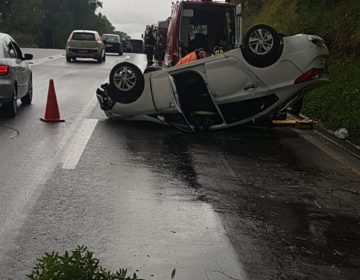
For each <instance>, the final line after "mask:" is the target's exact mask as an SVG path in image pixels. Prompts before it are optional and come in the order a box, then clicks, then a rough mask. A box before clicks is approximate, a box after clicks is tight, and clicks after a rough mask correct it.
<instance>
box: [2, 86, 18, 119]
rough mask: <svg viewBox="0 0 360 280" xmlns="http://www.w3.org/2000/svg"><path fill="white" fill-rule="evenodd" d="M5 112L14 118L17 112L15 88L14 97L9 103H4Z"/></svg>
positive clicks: (14, 89) (14, 90)
mask: <svg viewBox="0 0 360 280" xmlns="http://www.w3.org/2000/svg"><path fill="white" fill-rule="evenodd" d="M4 109H5V114H6V116H7V117H10V118H14V117H15V116H16V112H17V89H16V87H14V88H13V94H12V99H11V101H10V102H9V103H5V104H4Z"/></svg>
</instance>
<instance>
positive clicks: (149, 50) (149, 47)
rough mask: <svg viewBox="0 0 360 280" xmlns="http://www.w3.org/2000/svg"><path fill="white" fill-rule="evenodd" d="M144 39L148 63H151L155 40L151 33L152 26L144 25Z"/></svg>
mask: <svg viewBox="0 0 360 280" xmlns="http://www.w3.org/2000/svg"><path fill="white" fill-rule="evenodd" d="M144 41H145V52H146V57H147V61H148V65H152V64H153V57H154V47H155V44H156V40H155V37H154V34H153V28H152V27H151V26H146V30H145V38H144Z"/></svg>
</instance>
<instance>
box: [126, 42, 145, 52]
mask: <svg viewBox="0 0 360 280" xmlns="http://www.w3.org/2000/svg"><path fill="white" fill-rule="evenodd" d="M123 42H124V51H125V52H129V53H144V52H145V46H144V41H143V40H141V39H128V40H125V41H123Z"/></svg>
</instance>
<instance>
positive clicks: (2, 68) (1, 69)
mask: <svg viewBox="0 0 360 280" xmlns="http://www.w3.org/2000/svg"><path fill="white" fill-rule="evenodd" d="M9 72H10V68H9V66H7V65H0V76H6V75H7V74H9Z"/></svg>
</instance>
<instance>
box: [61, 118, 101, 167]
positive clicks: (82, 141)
mask: <svg viewBox="0 0 360 280" xmlns="http://www.w3.org/2000/svg"><path fill="white" fill-rule="evenodd" d="M97 122H98V120H97V119H87V120H85V121H84V122H83V124H82V125H81V127H80V130H79V132H78V134H77V135H76V136H75V138H74V140H73V142H72V143H71V145H70V147H69V149H68V151H67V153H66V155H67V156H66V157H65V161H64V164H63V169H75V167H76V165H77V164H78V162H79V160H80V157H81V155H82V153H83V152H84V150H85V147H86V145H87V143H88V141H89V139H90V137H91V135H92V133H93V131H94V129H95V126H96V124H97Z"/></svg>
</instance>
